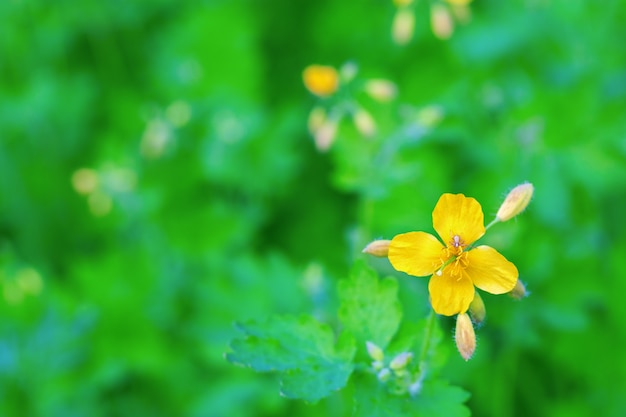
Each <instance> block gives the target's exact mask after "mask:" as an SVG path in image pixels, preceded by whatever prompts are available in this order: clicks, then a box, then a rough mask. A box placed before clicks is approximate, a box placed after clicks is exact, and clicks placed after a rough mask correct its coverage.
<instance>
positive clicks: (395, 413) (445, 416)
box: [353, 376, 470, 417]
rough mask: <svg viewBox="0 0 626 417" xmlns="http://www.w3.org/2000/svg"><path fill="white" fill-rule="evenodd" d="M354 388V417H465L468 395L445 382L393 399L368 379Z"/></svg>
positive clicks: (395, 396) (359, 382) (371, 379)
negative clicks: (465, 403) (412, 394)
mask: <svg viewBox="0 0 626 417" xmlns="http://www.w3.org/2000/svg"><path fill="white" fill-rule="evenodd" d="M356 385H357V386H358V388H357V390H356V394H355V407H354V413H353V417H404V416H406V417H409V416H420V417H468V416H469V415H470V411H469V409H468V408H467V407H466V406H465V405H464V404H463V403H464V402H465V401H467V399H468V398H469V394H468V393H467V392H466V391H464V390H463V389H461V388H458V387H454V386H451V385H449V384H448V383H447V382H445V381H440V380H437V381H427V382H425V383H424V386H423V387H422V389H421V391H420V392H419V393H417V394H416V395H414V396H412V397H411V396H409V395H408V394H405V395H394V394H391V393H389V392H388V391H387V389H386V387H385V385H384V384H382V383H380V382H378V381H377V380H376V379H374V378H373V377H371V376H363V377H362V378H361V379H360V380H359V381H357V383H356Z"/></svg>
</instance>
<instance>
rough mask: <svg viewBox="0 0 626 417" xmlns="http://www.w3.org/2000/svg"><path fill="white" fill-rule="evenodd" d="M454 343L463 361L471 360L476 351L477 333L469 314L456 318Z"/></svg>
mask: <svg viewBox="0 0 626 417" xmlns="http://www.w3.org/2000/svg"><path fill="white" fill-rule="evenodd" d="M454 341H455V342H456V347H457V349H458V350H459V353H460V354H461V356H462V357H463V359H465V360H466V361H468V360H470V358H471V357H472V355H473V354H474V351H475V350H476V333H474V326H473V325H472V320H471V319H470V317H469V316H468V315H467V313H463V314H459V315H458V316H457V317H456V331H455V333H454Z"/></svg>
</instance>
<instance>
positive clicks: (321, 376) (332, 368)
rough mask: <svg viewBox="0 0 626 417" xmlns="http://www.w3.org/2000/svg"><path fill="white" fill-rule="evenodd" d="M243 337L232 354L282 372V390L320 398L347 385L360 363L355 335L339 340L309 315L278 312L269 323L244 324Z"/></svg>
mask: <svg viewBox="0 0 626 417" xmlns="http://www.w3.org/2000/svg"><path fill="white" fill-rule="evenodd" d="M238 328H239V329H240V330H241V331H242V332H243V333H244V335H245V337H244V338H242V339H235V340H234V341H233V342H232V343H231V348H232V352H231V353H228V354H227V355H226V358H227V359H228V360H229V361H230V362H233V363H237V364H240V365H244V366H248V367H251V368H253V369H254V370H256V371H259V372H278V374H279V378H280V385H281V392H282V394H283V395H285V396H286V397H289V398H300V399H303V400H305V401H309V402H315V401H318V400H320V399H321V398H324V397H326V396H328V395H329V394H331V393H332V392H333V391H336V390H339V389H341V388H343V387H344V386H345V385H346V383H347V381H348V378H349V377H350V375H351V374H352V370H353V368H354V366H353V364H352V360H353V358H354V353H355V347H354V340H353V339H352V337H351V336H350V335H348V334H344V335H342V337H340V338H339V340H338V341H337V343H335V335H334V333H333V331H332V330H331V329H330V327H329V326H327V325H324V324H321V323H319V322H318V321H316V320H315V319H314V318H312V317H309V316H301V317H292V316H277V317H272V318H270V319H268V320H267V321H265V322H263V323H258V322H248V323H245V324H238Z"/></svg>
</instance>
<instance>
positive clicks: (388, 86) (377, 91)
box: [365, 79, 398, 102]
mask: <svg viewBox="0 0 626 417" xmlns="http://www.w3.org/2000/svg"><path fill="white" fill-rule="evenodd" d="M365 92H366V93H367V94H368V95H369V96H370V97H371V98H373V99H374V100H376V101H381V102H385V101H390V100H393V99H394V98H395V97H396V94H397V93H398V88H397V87H396V85H395V84H394V83H392V82H391V81H389V80H383V79H372V80H368V81H366V82H365Z"/></svg>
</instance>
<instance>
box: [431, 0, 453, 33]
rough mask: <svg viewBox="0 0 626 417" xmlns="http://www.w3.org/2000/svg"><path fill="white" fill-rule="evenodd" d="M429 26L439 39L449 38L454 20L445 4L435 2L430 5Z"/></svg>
mask: <svg viewBox="0 0 626 417" xmlns="http://www.w3.org/2000/svg"><path fill="white" fill-rule="evenodd" d="M430 26H431V28H432V30H433V34H434V35H435V36H436V37H438V38H439V39H449V38H450V36H452V32H453V31H454V22H453V20H452V16H451V15H450V11H449V10H448V8H447V7H446V6H444V5H443V4H440V3H435V4H433V5H432V6H431V7H430Z"/></svg>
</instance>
